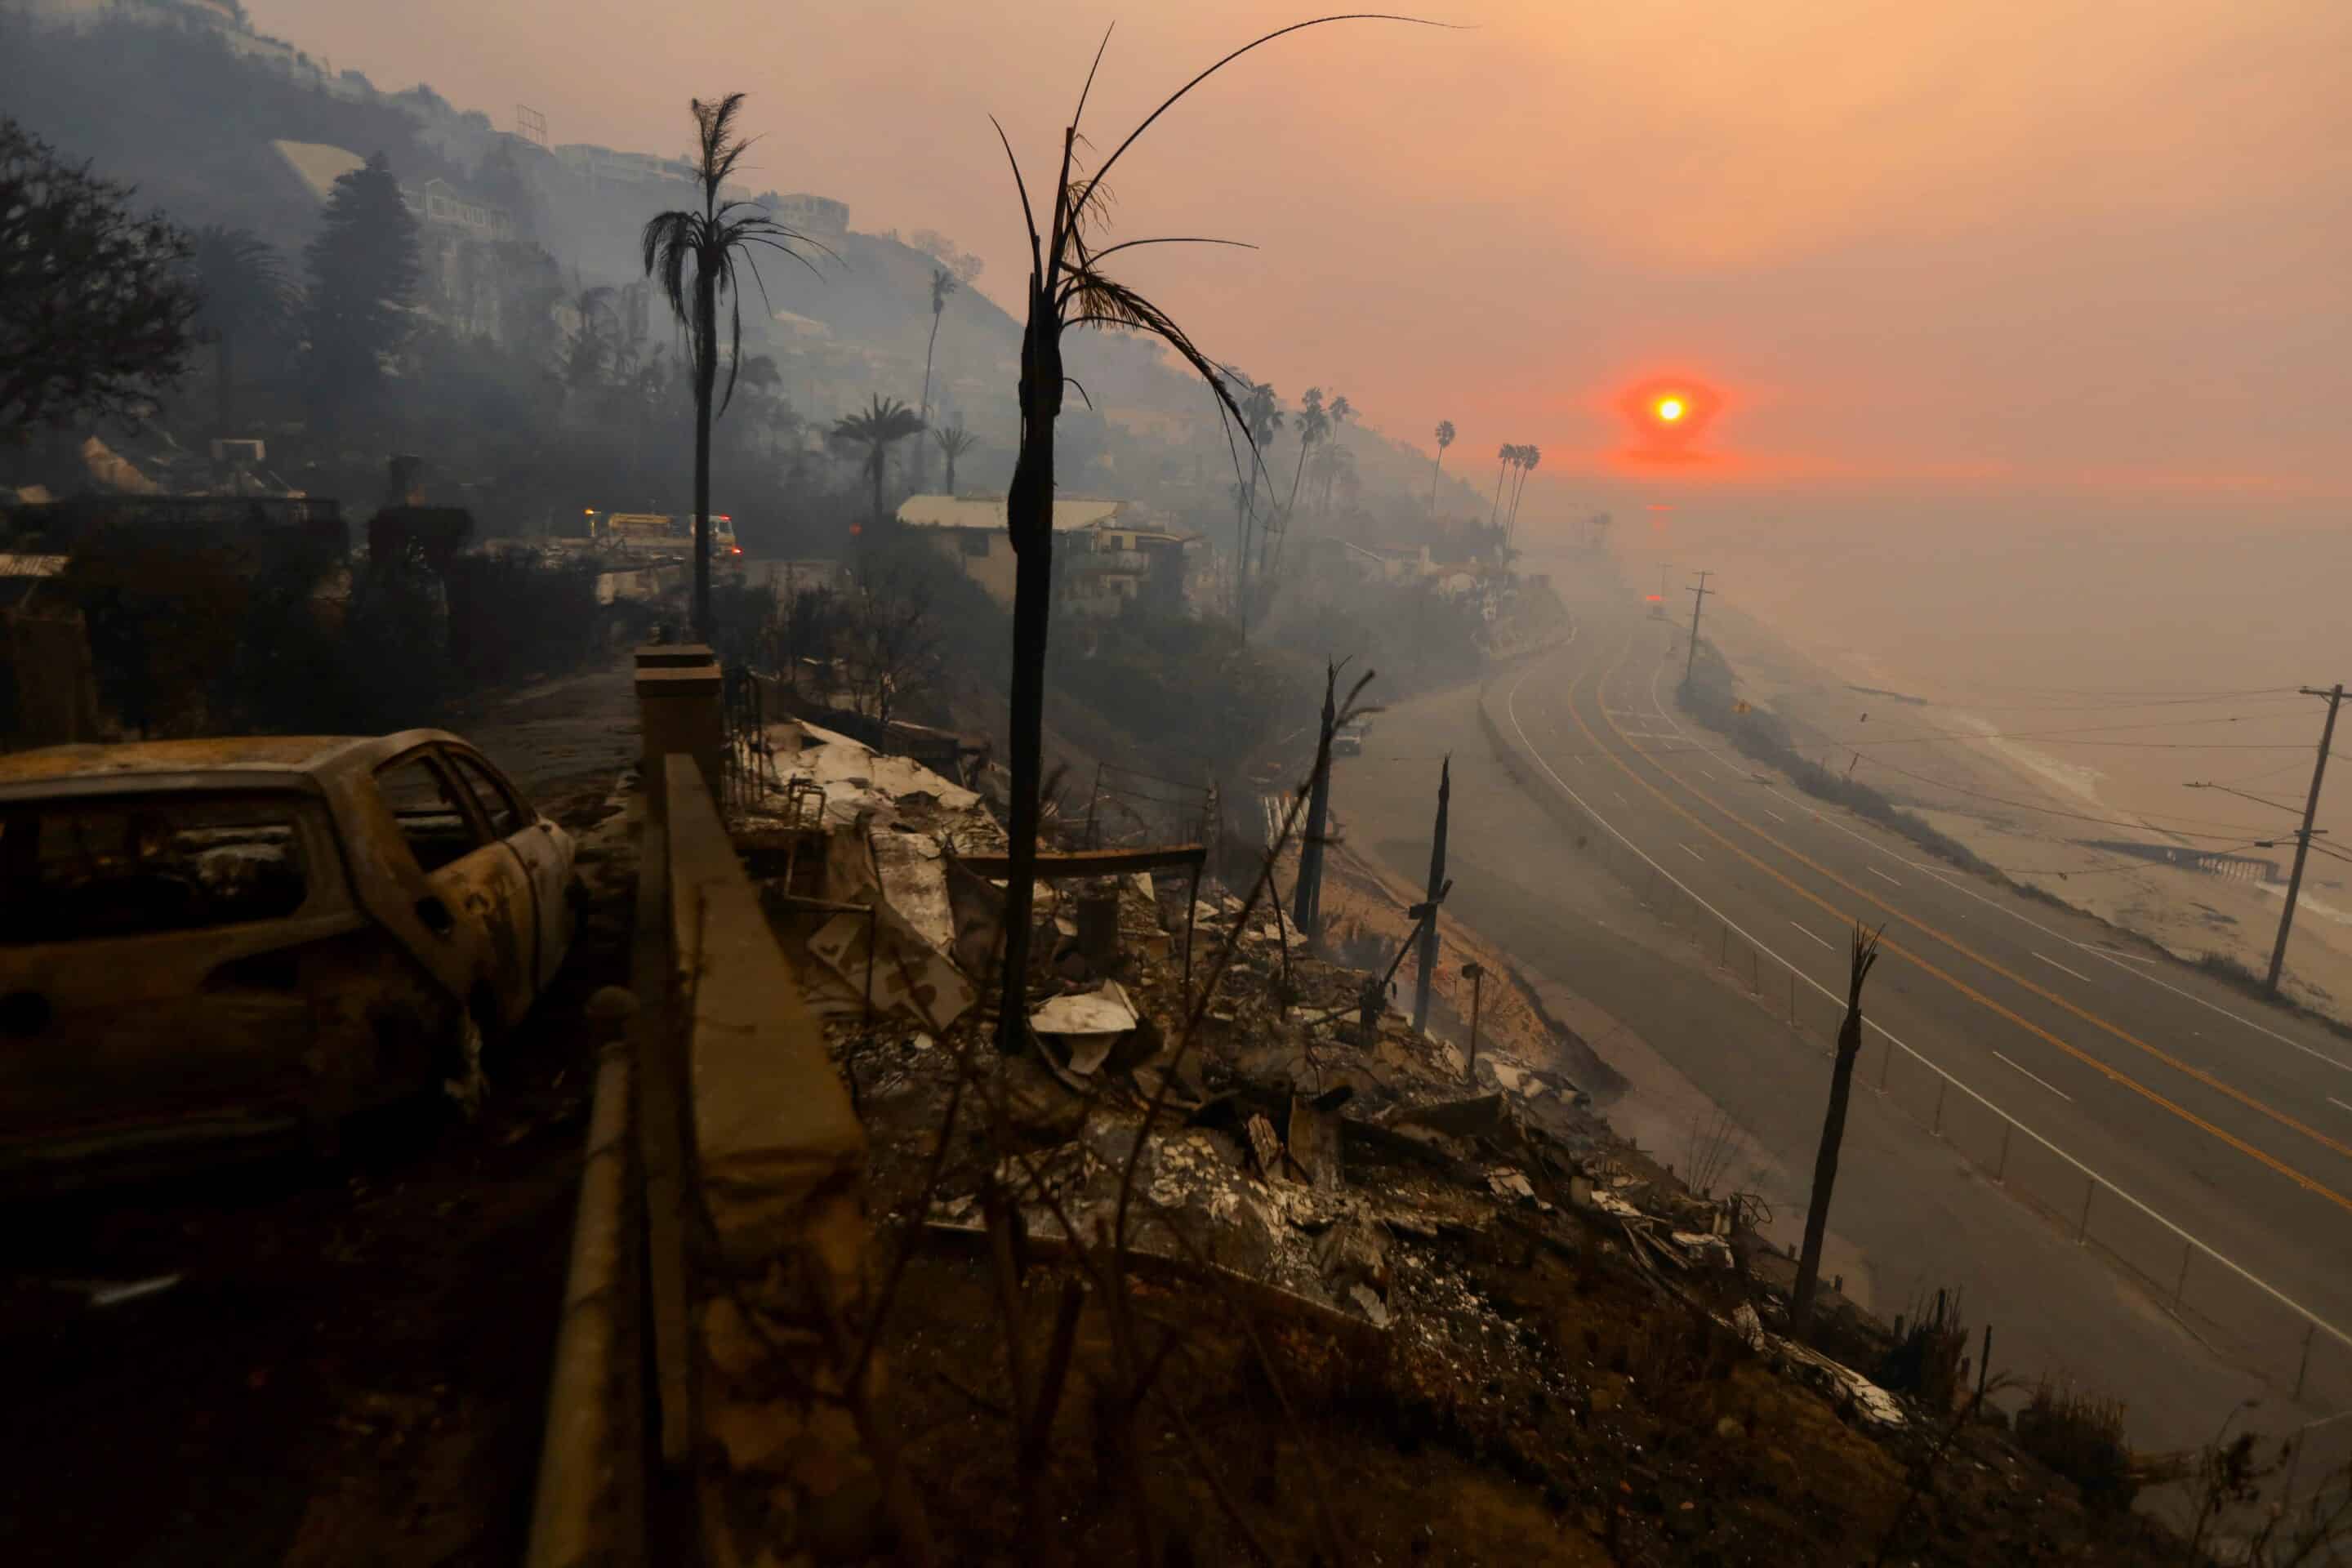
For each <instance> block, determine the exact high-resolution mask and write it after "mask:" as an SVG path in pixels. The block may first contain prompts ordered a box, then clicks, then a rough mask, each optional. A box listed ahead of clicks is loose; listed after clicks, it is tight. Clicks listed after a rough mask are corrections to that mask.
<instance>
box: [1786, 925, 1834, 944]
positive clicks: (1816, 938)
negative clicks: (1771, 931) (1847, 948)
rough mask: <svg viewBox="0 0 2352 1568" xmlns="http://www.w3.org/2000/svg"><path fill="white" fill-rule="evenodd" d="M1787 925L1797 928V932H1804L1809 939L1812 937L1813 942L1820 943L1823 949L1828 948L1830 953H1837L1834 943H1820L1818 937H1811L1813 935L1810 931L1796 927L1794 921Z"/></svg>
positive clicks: (1820, 940)
mask: <svg viewBox="0 0 2352 1568" xmlns="http://www.w3.org/2000/svg"><path fill="white" fill-rule="evenodd" d="M1789 923H1790V925H1792V926H1797V929H1798V930H1799V931H1805V928H1804V927H1803V926H1801V925H1797V922H1796V921H1790V922H1789ZM1805 934H1806V935H1807V936H1809V937H1812V938H1813V940H1814V941H1815V942H1822V939H1821V938H1820V937H1817V936H1813V933H1812V932H1811V931H1805ZM1822 946H1823V947H1826V948H1828V949H1829V950H1830V951H1831V952H1836V951H1837V946H1836V944H1835V943H1833V942H1822Z"/></svg>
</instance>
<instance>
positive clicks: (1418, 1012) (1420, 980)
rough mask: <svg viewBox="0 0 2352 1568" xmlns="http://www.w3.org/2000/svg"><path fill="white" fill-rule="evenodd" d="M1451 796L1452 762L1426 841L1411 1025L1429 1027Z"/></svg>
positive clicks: (1442, 769)
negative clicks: (1425, 894)
mask: <svg viewBox="0 0 2352 1568" xmlns="http://www.w3.org/2000/svg"><path fill="white" fill-rule="evenodd" d="M1453 794H1454V759H1453V758H1452V757H1451V756H1448V757H1447V758H1446V759H1445V760H1444V762H1443V763H1439V764H1438V769H1437V829H1436V831H1435V832H1434V833H1433V834H1432V835H1431V837H1430V840H1429V902H1428V904H1427V905H1426V906H1425V907H1426V908H1427V910H1428V911H1429V913H1428V915H1427V917H1426V918H1425V919H1424V920H1423V922H1422V927H1421V965H1420V969H1421V973H1420V974H1419V975H1418V977H1416V979H1415V980H1414V982H1413V988H1412V1026H1413V1029H1414V1031H1415V1032H1416V1033H1418V1032H1419V1031H1421V1030H1423V1029H1426V1028H1428V1027H1429V983H1430V981H1431V980H1432V979H1433V978H1434V977H1435V975H1436V973H1437V906H1438V905H1439V904H1440V903H1442V902H1444V899H1445V807H1446V802H1447V800H1448V799H1449V798H1450V797H1451V796H1452V795H1453Z"/></svg>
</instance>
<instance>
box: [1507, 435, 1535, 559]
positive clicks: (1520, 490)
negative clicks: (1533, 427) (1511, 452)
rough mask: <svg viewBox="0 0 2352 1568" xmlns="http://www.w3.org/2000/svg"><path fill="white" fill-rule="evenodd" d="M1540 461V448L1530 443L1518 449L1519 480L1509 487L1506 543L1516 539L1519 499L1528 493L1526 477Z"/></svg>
mask: <svg viewBox="0 0 2352 1568" xmlns="http://www.w3.org/2000/svg"><path fill="white" fill-rule="evenodd" d="M1542 461H1543V450H1542V448H1540V447H1537V446H1535V445H1534V444H1533V443H1532V442H1530V443H1529V444H1528V445H1527V446H1524V447H1520V448H1519V479H1518V482H1517V484H1516V485H1514V486H1512V487H1511V517H1510V521H1509V523H1508V525H1507V527H1506V529H1505V531H1504V538H1505V539H1506V540H1509V539H1512V538H1515V537H1517V533H1518V528H1519V498H1520V497H1521V496H1524V495H1525V494H1527V493H1528V475H1529V474H1531V473H1534V472H1535V470H1536V465H1537V464H1538V463H1540V462H1542Z"/></svg>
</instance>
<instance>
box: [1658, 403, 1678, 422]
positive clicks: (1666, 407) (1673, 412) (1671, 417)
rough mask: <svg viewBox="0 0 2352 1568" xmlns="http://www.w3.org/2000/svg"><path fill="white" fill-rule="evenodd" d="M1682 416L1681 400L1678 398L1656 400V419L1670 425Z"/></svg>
mask: <svg viewBox="0 0 2352 1568" xmlns="http://www.w3.org/2000/svg"><path fill="white" fill-rule="evenodd" d="M1682 416H1683V400H1682V399H1681V398H1679V397H1661V398H1659V399H1658V417H1659V418H1661V419H1663V420H1664V421H1665V422H1666V423H1667V424H1669V425H1671V424H1673V423H1674V422H1675V420H1677V419H1679V418H1681V417H1682Z"/></svg>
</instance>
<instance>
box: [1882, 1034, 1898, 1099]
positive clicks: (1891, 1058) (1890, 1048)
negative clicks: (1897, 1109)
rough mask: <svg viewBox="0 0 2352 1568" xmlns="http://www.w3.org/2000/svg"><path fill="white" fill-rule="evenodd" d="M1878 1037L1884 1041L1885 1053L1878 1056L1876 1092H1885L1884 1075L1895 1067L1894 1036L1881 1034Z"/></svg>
mask: <svg viewBox="0 0 2352 1568" xmlns="http://www.w3.org/2000/svg"><path fill="white" fill-rule="evenodd" d="M1880 1038H1882V1039H1884V1040H1885V1042H1886V1047H1885V1054H1884V1055H1882V1056H1881V1057H1880V1058H1878V1092H1879V1093H1881V1094H1885V1092H1886V1075H1887V1074H1888V1073H1889V1072H1890V1071H1892V1070H1893V1069H1894V1067H1895V1037H1894V1036H1892V1035H1883V1036H1881V1037H1880Z"/></svg>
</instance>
